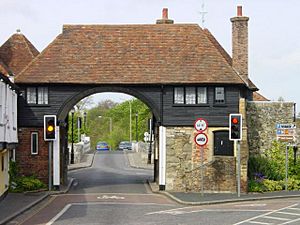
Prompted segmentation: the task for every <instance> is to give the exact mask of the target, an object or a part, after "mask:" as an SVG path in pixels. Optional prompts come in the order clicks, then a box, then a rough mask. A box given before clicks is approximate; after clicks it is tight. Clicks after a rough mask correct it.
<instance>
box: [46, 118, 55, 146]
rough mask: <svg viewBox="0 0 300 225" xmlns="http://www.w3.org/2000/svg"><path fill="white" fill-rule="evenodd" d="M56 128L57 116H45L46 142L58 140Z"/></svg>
mask: <svg viewBox="0 0 300 225" xmlns="http://www.w3.org/2000/svg"><path fill="white" fill-rule="evenodd" d="M55 126H56V116H55V115H47V116H44V140H45V141H53V140H55V139H56V135H55Z"/></svg>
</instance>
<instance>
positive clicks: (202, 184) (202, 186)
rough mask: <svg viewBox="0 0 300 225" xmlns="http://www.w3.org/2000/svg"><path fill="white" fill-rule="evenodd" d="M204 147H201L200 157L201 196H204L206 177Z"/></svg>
mask: <svg viewBox="0 0 300 225" xmlns="http://www.w3.org/2000/svg"><path fill="white" fill-rule="evenodd" d="M203 150H204V149H203V146H201V147H200V157H201V159H200V160H201V165H200V173H201V196H204V176H203V169H204V168H203Z"/></svg>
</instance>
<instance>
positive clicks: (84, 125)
mask: <svg viewBox="0 0 300 225" xmlns="http://www.w3.org/2000/svg"><path fill="white" fill-rule="evenodd" d="M83 120H84V121H83V128H84V133H85V132H86V112H84V113H83Z"/></svg>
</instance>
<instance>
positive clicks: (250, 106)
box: [247, 101, 295, 154]
mask: <svg viewBox="0 0 300 225" xmlns="http://www.w3.org/2000/svg"><path fill="white" fill-rule="evenodd" d="M247 122H248V140H249V141H248V143H249V151H250V154H261V153H264V152H265V151H266V150H267V149H269V148H270V147H271V144H272V142H273V141H274V140H276V124H277V123H288V124H290V123H295V122H294V103H293V102H255V101H250V102H247Z"/></svg>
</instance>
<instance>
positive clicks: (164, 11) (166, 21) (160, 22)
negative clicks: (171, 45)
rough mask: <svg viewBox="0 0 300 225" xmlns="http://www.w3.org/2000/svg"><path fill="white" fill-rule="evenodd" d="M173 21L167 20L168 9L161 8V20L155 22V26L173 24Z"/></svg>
mask: <svg viewBox="0 0 300 225" xmlns="http://www.w3.org/2000/svg"><path fill="white" fill-rule="evenodd" d="M173 23H174V20H170V19H169V18H168V8H163V11H162V19H158V20H156V24H173Z"/></svg>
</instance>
